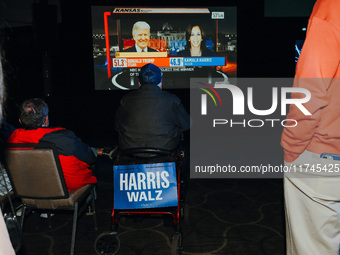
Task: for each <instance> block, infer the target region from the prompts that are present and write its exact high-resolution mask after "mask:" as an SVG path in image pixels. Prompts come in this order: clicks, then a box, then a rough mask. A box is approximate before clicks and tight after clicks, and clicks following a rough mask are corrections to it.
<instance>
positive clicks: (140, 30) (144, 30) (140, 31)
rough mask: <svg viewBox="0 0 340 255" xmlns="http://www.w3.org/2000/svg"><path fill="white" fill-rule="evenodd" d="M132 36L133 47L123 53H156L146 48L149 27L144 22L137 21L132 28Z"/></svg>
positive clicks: (148, 39)
mask: <svg viewBox="0 0 340 255" xmlns="http://www.w3.org/2000/svg"><path fill="white" fill-rule="evenodd" d="M132 36H133V39H134V40H135V45H134V46H132V47H130V48H127V49H125V50H123V52H157V50H155V49H153V48H150V47H148V46H149V41H150V25H149V24H148V23H146V22H145V21H137V22H136V23H135V24H134V25H133V27H132Z"/></svg>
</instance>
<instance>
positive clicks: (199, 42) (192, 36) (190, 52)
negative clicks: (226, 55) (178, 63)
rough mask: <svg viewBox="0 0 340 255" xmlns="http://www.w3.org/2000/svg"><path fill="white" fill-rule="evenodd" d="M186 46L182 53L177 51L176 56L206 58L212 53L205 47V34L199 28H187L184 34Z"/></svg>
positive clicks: (197, 26) (196, 26) (212, 54)
mask: <svg viewBox="0 0 340 255" xmlns="http://www.w3.org/2000/svg"><path fill="white" fill-rule="evenodd" d="M185 38H186V41H187V44H186V45H185V49H184V50H183V51H179V52H178V53H177V56H187V57H208V56H214V53H213V52H212V51H211V50H209V49H208V47H207V46H206V45H205V33H204V31H203V29H202V27H201V26H199V25H194V26H191V25H190V26H188V27H187V29H186V33H185Z"/></svg>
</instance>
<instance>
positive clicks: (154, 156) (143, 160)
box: [94, 148, 186, 255]
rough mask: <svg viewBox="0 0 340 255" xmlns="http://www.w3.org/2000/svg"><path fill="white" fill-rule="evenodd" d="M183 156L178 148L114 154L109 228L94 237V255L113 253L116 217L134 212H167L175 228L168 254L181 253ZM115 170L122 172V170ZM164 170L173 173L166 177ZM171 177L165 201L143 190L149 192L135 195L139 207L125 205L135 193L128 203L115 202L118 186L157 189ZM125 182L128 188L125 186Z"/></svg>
mask: <svg viewBox="0 0 340 255" xmlns="http://www.w3.org/2000/svg"><path fill="white" fill-rule="evenodd" d="M183 156H184V155H183V152H181V151H176V152H171V151H167V150H163V149H157V148H133V149H128V150H122V151H120V152H119V153H118V154H117V158H116V161H115V163H114V205H113V209H112V214H111V222H112V225H111V231H110V232H104V233H102V234H100V235H99V236H98V237H97V239H96V240H95V244H94V248H95V251H96V253H97V254H105V255H109V254H110V255H111V254H116V253H117V252H118V251H119V247H120V242H119V238H118V237H117V235H118V219H119V217H120V216H132V217H133V216H134V215H135V216H137V215H138V216H141V215H142V216H147V215H155V214H157V215H160V216H167V217H168V216H169V215H170V216H171V218H172V224H173V227H174V230H175V233H174V234H173V236H172V241H171V255H178V254H182V250H183V236H182V230H181V221H182V219H183V218H184V211H186V210H184V189H183V185H184V181H183V179H182V178H181V170H182V167H183ZM141 169H143V170H141ZM159 169H163V170H162V172H161V171H158V170H159ZM164 169H165V170H164ZM171 169H172V170H171ZM119 171H122V173H120V172H119ZM142 171H146V174H144V175H143V174H142V173H141V172H142ZM171 171H172V172H171ZM168 172H169V173H172V174H174V175H173V176H168V174H167V173H168ZM133 173H136V174H135V175H133V176H134V177H133V178H132V174H133ZM118 176H120V177H118ZM127 176H129V177H130V179H129V181H127V179H124V178H127ZM171 178H173V179H172V189H171V191H170V190H169V191H168V192H169V193H170V196H171V197H173V199H172V200H171V201H170V203H169V204H166V203H165V204H162V203H164V202H163V201H162V202H160V203H159V204H157V203H155V202H156V201H155V200H157V197H156V196H153V195H155V194H151V193H150V192H151V191H147V192H149V194H148V195H146V194H144V195H143V199H142V193H140V194H139V195H140V197H139V199H140V200H143V203H142V204H141V205H142V206H141V207H138V208H130V206H129V205H127V204H126V203H128V204H129V203H130V202H131V200H132V199H134V200H135V201H136V200H138V198H137V199H136V196H135V197H134V198H133V196H132V195H131V194H130V197H129V199H130V200H129V201H128V202H126V201H123V202H119V203H121V204H122V205H121V204H119V205H118V200H119V199H120V198H121V197H122V196H120V195H119V194H120V193H119V192H121V190H122V189H123V190H124V188H122V187H125V188H126V189H127V190H132V189H133V188H135V187H137V186H147V185H154V186H155V187H158V188H159V187H161V186H163V188H164V187H167V186H168V184H169V180H171ZM118 179H119V180H118ZM150 180H151V181H150ZM148 181H149V182H148ZM146 182H148V183H146ZM128 183H129V185H130V187H126V185H128ZM118 186H120V187H118ZM169 186H170V184H169ZM149 190H150V187H149ZM160 192H161V191H158V193H160ZM117 194H118V195H117ZM158 195H159V194H158ZM150 196H151V197H150ZM167 197H168V196H167ZM147 198H149V200H153V201H152V203H148V202H145V201H146V200H148V199H147ZM159 200H161V199H159ZM124 203H125V204H124Z"/></svg>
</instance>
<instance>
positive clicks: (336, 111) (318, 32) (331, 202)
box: [281, 0, 340, 255]
mask: <svg viewBox="0 0 340 255" xmlns="http://www.w3.org/2000/svg"><path fill="white" fill-rule="evenodd" d="M339 10H340V1H338V0H317V1H316V3H315V6H314V8H313V11H312V14H311V16H310V18H309V24H308V29H307V35H306V40H305V43H304V46H303V49H302V52H301V55H300V58H299V60H298V63H297V67H296V75H295V80H294V87H300V88H305V89H308V90H309V91H310V93H311V99H310V100H309V102H307V103H305V104H304V107H305V108H306V109H307V110H308V111H309V112H310V113H311V115H304V114H303V113H302V112H301V111H300V110H299V109H298V108H297V107H296V106H295V105H291V106H290V111H289V113H288V115H287V119H294V120H296V121H297V122H298V125H297V126H296V127H286V128H284V130H283V133H282V138H281V145H282V147H283V149H284V159H285V163H286V164H287V165H291V166H293V167H292V168H290V169H295V170H292V171H291V172H290V173H286V174H285V177H284V193H285V209H286V234H287V254H292V255H306V254H318V255H319V254H327V255H331V254H332V255H333V254H334V255H336V254H339V243H340V171H339V167H340V161H338V158H337V157H338V156H331V155H329V154H335V155H340V128H339V127H340V100H339V97H340V82H339V78H340V15H339ZM298 97H299V93H296V94H292V98H298ZM323 153H326V154H328V155H326V156H325V158H323V156H322V154H323Z"/></svg>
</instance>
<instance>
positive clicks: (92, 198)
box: [91, 190, 98, 230]
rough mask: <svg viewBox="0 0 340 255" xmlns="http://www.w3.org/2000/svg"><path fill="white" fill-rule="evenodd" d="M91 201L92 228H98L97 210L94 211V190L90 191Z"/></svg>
mask: <svg viewBox="0 0 340 255" xmlns="http://www.w3.org/2000/svg"><path fill="white" fill-rule="evenodd" d="M91 200H92V201H91V202H92V210H93V223H94V229H95V230H97V229H98V223H97V212H96V203H95V191H94V190H92V191H91Z"/></svg>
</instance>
